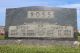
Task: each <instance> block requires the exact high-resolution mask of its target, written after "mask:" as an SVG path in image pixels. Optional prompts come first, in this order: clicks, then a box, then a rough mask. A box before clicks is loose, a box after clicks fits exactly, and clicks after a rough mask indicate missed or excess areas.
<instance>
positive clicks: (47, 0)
mask: <svg viewBox="0 0 80 53" xmlns="http://www.w3.org/2000/svg"><path fill="white" fill-rule="evenodd" d="M27 6H50V7H63V8H76V9H77V24H78V30H80V0H0V26H5V19H6V8H18V7H27Z"/></svg>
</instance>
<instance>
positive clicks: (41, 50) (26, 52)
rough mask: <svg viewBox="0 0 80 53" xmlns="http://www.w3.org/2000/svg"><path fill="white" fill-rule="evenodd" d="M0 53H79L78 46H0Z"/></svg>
mask: <svg viewBox="0 0 80 53" xmlns="http://www.w3.org/2000/svg"><path fill="white" fill-rule="evenodd" d="M0 53H80V46H79V47H69V46H59V45H58V46H31V45H0Z"/></svg>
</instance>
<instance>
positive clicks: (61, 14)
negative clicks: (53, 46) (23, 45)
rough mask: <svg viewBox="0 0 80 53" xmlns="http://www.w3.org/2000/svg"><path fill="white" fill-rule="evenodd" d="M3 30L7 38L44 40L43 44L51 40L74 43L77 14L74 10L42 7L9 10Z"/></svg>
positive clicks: (7, 10)
mask: <svg viewBox="0 0 80 53" xmlns="http://www.w3.org/2000/svg"><path fill="white" fill-rule="evenodd" d="M5 29H6V32H8V33H7V36H8V37H9V38H23V39H24V38H26V39H27V38H34V39H35V38H38V40H39V38H40V39H45V40H44V43H45V42H48V41H50V40H51V39H52V41H53V42H59V43H62V42H63V43H66V42H69V41H71V40H72V41H73V42H74V40H75V39H76V32H77V12H76V9H75V8H56V7H44V6H31V7H22V8H10V9H6V28H5ZM46 38H49V39H48V40H46ZM50 38H51V39H50ZM28 40H29V39H28ZM38 40H34V42H35V41H36V42H38ZM55 40H56V41H55ZM57 40H58V41H57ZM39 41H40V42H41V40H39ZM50 43H51V42H50Z"/></svg>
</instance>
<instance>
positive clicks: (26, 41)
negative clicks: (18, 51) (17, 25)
mask: <svg viewBox="0 0 80 53" xmlns="http://www.w3.org/2000/svg"><path fill="white" fill-rule="evenodd" d="M73 43H74V40H45V39H44V40H40V39H8V40H0V45H8V44H24V45H41V46H47V45H70V46H72V45H73Z"/></svg>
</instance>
